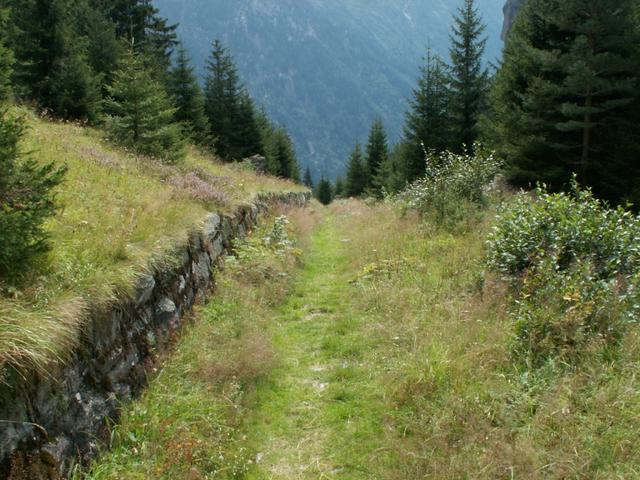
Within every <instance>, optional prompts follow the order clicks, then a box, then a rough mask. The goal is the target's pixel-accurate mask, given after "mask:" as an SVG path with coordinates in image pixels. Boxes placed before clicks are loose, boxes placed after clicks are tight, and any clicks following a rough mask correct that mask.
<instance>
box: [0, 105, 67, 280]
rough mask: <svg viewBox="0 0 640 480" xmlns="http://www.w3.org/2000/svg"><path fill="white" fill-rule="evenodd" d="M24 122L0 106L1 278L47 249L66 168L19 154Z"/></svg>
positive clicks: (12, 273)
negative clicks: (47, 223) (56, 192)
mask: <svg viewBox="0 0 640 480" xmlns="http://www.w3.org/2000/svg"><path fill="white" fill-rule="evenodd" d="M24 130H25V126H24V122H23V121H22V120H21V119H19V118H15V117H12V116H11V115H10V114H9V113H8V112H7V110H6V109H5V108H2V109H0V172H2V175H0V277H2V278H6V279H9V280H12V279H13V278H14V277H15V276H16V275H17V274H18V273H19V272H20V271H23V270H24V262H26V261H28V260H29V259H30V258H31V257H32V256H33V255H35V254H37V253H41V252H44V251H46V250H47V248H48V242H47V240H48V234H47V231H46V230H45V229H44V228H43V224H44V222H45V221H46V220H47V219H48V218H49V217H51V216H52V215H53V214H54V213H55V210H56V203H55V196H54V188H55V187H56V186H57V185H58V184H59V183H60V182H61V181H62V179H63V176H64V173H65V169H64V168H56V167H55V166H54V165H53V164H45V165H41V164H38V163H37V162H36V161H34V160H33V159H30V158H25V157H23V156H22V155H21V153H20V140H21V139H22V138H23V136H24Z"/></svg>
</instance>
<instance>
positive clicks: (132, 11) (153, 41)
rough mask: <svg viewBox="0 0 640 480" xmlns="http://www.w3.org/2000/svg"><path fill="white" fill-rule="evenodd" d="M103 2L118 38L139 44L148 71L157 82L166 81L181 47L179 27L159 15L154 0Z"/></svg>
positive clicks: (109, 0) (137, 50)
mask: <svg viewBox="0 0 640 480" xmlns="http://www.w3.org/2000/svg"><path fill="white" fill-rule="evenodd" d="M99 3H100V4H101V5H102V8H103V10H104V11H105V12H106V13H107V14H108V15H109V17H110V18H111V20H112V21H113V22H114V24H115V27H116V34H117V35H118V37H119V38H124V39H127V40H128V42H127V43H129V44H133V45H135V49H136V52H138V53H139V54H142V55H143V57H142V58H144V59H145V64H146V66H147V68H150V69H152V70H153V73H154V75H155V76H156V77H157V79H159V80H161V79H163V76H164V74H165V73H166V72H167V71H168V69H169V66H170V64H171V54H172V52H173V49H174V48H175V46H176V45H177V41H176V38H177V35H176V28H177V25H169V24H168V23H167V20H166V19H164V18H162V17H161V16H160V15H159V10H158V9H157V8H156V7H154V6H153V2H152V0H103V1H101V2H99Z"/></svg>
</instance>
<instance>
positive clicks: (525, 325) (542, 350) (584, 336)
mask: <svg viewBox="0 0 640 480" xmlns="http://www.w3.org/2000/svg"><path fill="white" fill-rule="evenodd" d="M535 197H536V198H535V199H532V198H531V196H530V195H528V194H525V193H521V194H519V195H517V196H516V197H515V199H514V200H513V201H512V202H510V203H508V204H507V205H506V206H504V207H503V208H502V210H501V212H500V214H499V215H498V218H497V223H496V226H495V227H494V229H493V231H492V233H491V234H490V237H489V241H488V264H489V267H490V268H491V269H492V270H494V271H496V272H498V273H500V274H502V275H504V276H505V278H507V279H510V280H511V282H512V285H513V287H514V288H515V289H516V292H517V301H516V303H515V309H514V311H513V314H514V317H515V327H516V341H515V344H514V350H515V352H516V353H517V356H518V357H520V358H521V359H523V360H525V361H526V362H527V363H528V364H530V365H532V366H538V365H540V364H542V363H544V362H545V361H546V360H548V359H550V358H553V357H557V356H560V357H563V358H564V359H565V360H570V359H571V358H575V357H576V356H579V354H580V353H581V352H582V351H583V350H585V349H589V347H590V346H592V345H599V344H601V345H605V346H606V345H612V344H615V343H616V342H617V340H618V339H619V338H620V336H621V335H622V334H623V333H624V330H625V327H626V325H627V324H628V322H629V321H635V319H636V318H637V315H636V314H637V311H636V310H637V305H638V303H637V300H638V299H639V298H638V293H637V292H638V291H637V287H638V285H639V284H638V279H639V278H640V275H639V274H640V219H639V218H638V217H636V216H634V215H633V214H631V213H630V212H628V211H625V210H624V209H622V208H618V209H616V210H612V209H609V208H607V205H606V204H603V203H602V202H601V201H599V200H598V199H596V198H594V197H593V195H592V193H591V192H590V191H589V190H581V189H580V188H579V187H578V185H577V184H576V183H575V182H574V186H573V192H572V193H557V194H550V193H548V192H547V191H546V190H545V188H544V187H539V188H538V189H537V190H536V192H535Z"/></svg>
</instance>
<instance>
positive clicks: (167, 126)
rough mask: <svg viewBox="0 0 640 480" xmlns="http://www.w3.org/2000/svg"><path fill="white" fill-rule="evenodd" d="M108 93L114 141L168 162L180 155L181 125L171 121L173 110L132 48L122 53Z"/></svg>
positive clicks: (181, 152) (108, 106) (181, 147)
mask: <svg viewBox="0 0 640 480" xmlns="http://www.w3.org/2000/svg"><path fill="white" fill-rule="evenodd" d="M109 93H110V98H109V99H108V100H107V102H106V106H107V111H108V112H109V114H110V115H111V118H110V122H109V130H110V132H111V134H112V136H113V138H114V139H115V140H116V141H117V142H119V143H121V144H122V145H124V146H126V147H129V148H131V149H133V150H134V151H136V152H138V153H141V154H143V155H149V156H152V157H156V158H159V159H162V160H164V161H166V162H169V163H175V162H177V161H179V160H181V159H182V158H183V156H184V140H183V134H182V128H181V125H180V124H178V123H175V122H174V120H173V118H174V115H175V112H176V109H175V108H174V107H173V106H172V105H171V102H170V100H169V97H168V95H167V93H166V92H165V90H164V88H163V86H162V85H161V84H160V83H159V82H158V81H157V80H155V79H154V77H153V73H152V72H151V71H149V69H148V68H147V67H146V66H145V65H144V62H143V60H142V59H141V58H140V56H139V55H138V54H136V53H135V52H134V51H133V50H129V51H128V52H127V53H126V54H125V55H124V56H123V58H122V60H121V62H120V68H119V70H118V71H117V72H116V74H115V80H114V83H113V85H112V86H110V87H109Z"/></svg>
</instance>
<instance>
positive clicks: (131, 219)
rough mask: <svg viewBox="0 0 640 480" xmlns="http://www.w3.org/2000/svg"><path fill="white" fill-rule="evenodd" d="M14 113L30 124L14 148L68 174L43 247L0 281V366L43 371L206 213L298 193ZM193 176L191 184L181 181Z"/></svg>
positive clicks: (197, 158)
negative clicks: (14, 278)
mask: <svg viewBox="0 0 640 480" xmlns="http://www.w3.org/2000/svg"><path fill="white" fill-rule="evenodd" d="M16 113H19V114H21V115H25V116H26V117H27V119H28V125H29V127H30V130H29V132H28V136H27V139H26V141H25V142H24V145H23V150H24V151H26V152H32V153H31V156H32V157H34V158H36V159H38V160H39V161H42V162H43V163H44V162H55V163H56V164H66V165H67V166H68V167H69V172H68V174H67V176H66V179H65V181H64V184H63V185H62V186H61V187H60V188H59V190H58V192H57V193H58V199H59V201H60V204H61V205H62V208H61V210H60V211H59V213H58V214H57V215H56V217H55V218H53V219H52V220H51V221H50V222H49V224H48V225H47V228H48V230H49V231H50V233H51V243H52V246H53V248H52V250H51V252H50V253H48V254H47V255H45V256H41V257H38V258H36V259H34V261H33V263H32V265H29V266H25V271H24V275H23V279H22V282H21V284H20V285H18V286H7V285H5V286H3V285H2V284H0V367H2V365H3V364H5V363H7V362H10V363H11V364H13V365H17V366H20V367H24V368H35V369H41V370H46V369H47V362H49V361H53V360H57V359H61V358H64V356H65V354H67V353H68V352H69V350H70V349H71V347H72V346H73V344H74V343H75V342H76V341H77V339H78V332H79V330H81V329H82V325H83V323H84V321H85V320H86V314H87V313H88V312H89V311H90V310H91V309H96V308H98V309H99V308H104V307H107V306H108V305H109V304H110V303H112V302H113V301H115V300H116V299H118V298H120V299H121V298H122V296H123V295H126V294H127V293H128V292H129V291H130V290H131V287H132V286H133V284H134V280H135V278H136V277H137V275H139V274H140V273H141V272H143V271H145V270H149V269H153V268H154V267H155V266H156V265H158V264H161V263H163V262H164V261H166V260H167V259H168V258H169V257H170V255H171V253H172V252H173V250H174V248H175V247H176V246H178V245H181V244H183V243H184V242H185V241H186V239H187V237H188V232H189V231H190V230H191V229H193V228H196V227H197V225H198V224H199V222H200V221H201V220H202V219H203V218H204V216H205V214H206V213H207V212H208V211H212V210H213V211H220V210H222V211H230V210H232V209H233V208H234V207H235V206H237V205H239V204H240V203H243V202H247V201H249V200H250V199H251V198H252V197H253V195H255V194H256V193H258V192H265V191H284V190H287V191H297V190H302V188H301V187H299V186H297V185H294V184H293V183H290V182H284V181H280V180H277V179H274V178H271V177H268V176H261V175H256V174H254V173H252V172H249V171H246V170H242V169H240V168H235V167H234V166H232V165H224V164H222V163H220V162H219V161H218V160H216V159H215V158H213V157H211V156H209V155H206V154H203V153H200V152H198V151H196V150H191V151H190V153H189V155H188V156H187V158H186V159H185V161H184V162H183V163H182V164H181V165H179V166H177V167H169V166H165V165H162V164H160V163H158V162H155V161H153V160H150V159H146V158H141V157H137V156H135V155H132V154H129V153H127V152H126V151H123V150H121V149H119V148H116V147H114V146H112V145H110V144H109V143H107V142H106V141H104V140H103V138H102V135H101V133H100V132H99V131H96V130H92V129H89V128H82V127H79V126H76V125H73V124H68V123H58V122H50V121H47V120H43V119H39V118H36V117H35V116H34V115H32V114H31V113H30V112H27V111H16ZM194 172H196V173H197V176H198V177H199V178H201V182H199V183H198V184H197V185H196V186H193V185H192V184H190V183H188V182H185V181H184V179H185V176H187V175H189V174H193V173H194ZM188 178H191V179H193V175H191V176H190V177H188ZM206 185H208V186H206ZM203 186H204V187H206V193H207V194H206V195H205V194H203V193H202V191H203V190H202V189H203ZM198 187H199V188H198Z"/></svg>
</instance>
